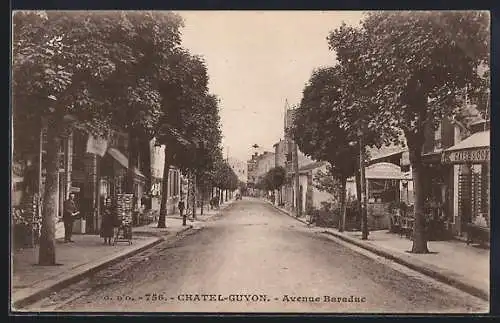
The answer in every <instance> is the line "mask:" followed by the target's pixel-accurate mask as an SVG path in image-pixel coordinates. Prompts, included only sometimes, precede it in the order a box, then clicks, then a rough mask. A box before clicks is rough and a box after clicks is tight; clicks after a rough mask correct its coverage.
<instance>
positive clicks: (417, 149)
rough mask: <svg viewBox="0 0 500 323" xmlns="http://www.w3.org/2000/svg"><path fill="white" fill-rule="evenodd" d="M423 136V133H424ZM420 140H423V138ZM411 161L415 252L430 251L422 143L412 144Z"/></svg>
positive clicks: (410, 149) (410, 148)
mask: <svg viewBox="0 0 500 323" xmlns="http://www.w3.org/2000/svg"><path fill="white" fill-rule="evenodd" d="M422 136H423V133H422ZM420 142H423V140H421V141H420ZM408 148H409V152H410V162H411V167H412V176H413V189H414V193H415V204H414V205H415V215H414V216H415V225H414V227H413V246H412V248H411V252H413V253H428V252H429V249H428V248H427V237H426V235H425V214H424V176H425V174H424V172H423V164H422V145H417V144H410V141H409V142H408Z"/></svg>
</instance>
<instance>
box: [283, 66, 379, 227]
mask: <svg viewBox="0 0 500 323" xmlns="http://www.w3.org/2000/svg"><path fill="white" fill-rule="evenodd" d="M355 85H356V84H355V83H354V82H353V79H352V78H350V77H349V76H347V75H346V73H345V69H344V68H343V67H342V66H341V65H336V66H334V67H327V68H322V69H317V70H315V71H314V72H313V74H312V76H311V79H310V80H309V83H308V84H307V85H306V87H305V89H304V91H303V97H302V100H301V103H300V106H299V108H298V109H297V110H296V113H295V118H294V122H293V127H292V129H291V131H292V135H293V137H294V140H295V141H296V142H297V144H298V146H299V148H300V150H301V151H302V152H304V153H305V154H306V155H308V156H310V157H312V158H313V159H315V160H321V161H327V162H329V164H330V173H331V174H333V175H335V177H337V179H336V180H338V182H339V183H340V191H341V192H340V207H341V210H342V212H341V223H340V225H339V230H340V231H343V230H344V226H345V221H344V219H345V212H346V201H345V195H346V183H347V178H349V177H350V176H352V175H354V174H355V172H356V170H357V169H358V165H359V163H358V160H359V158H358V156H359V147H358V146H357V145H353V143H355V142H359V137H360V135H362V136H363V137H364V138H366V139H365V140H366V141H367V142H368V143H369V144H372V145H375V144H377V145H379V146H380V145H381V144H382V142H381V141H380V140H379V139H380V136H379V135H378V132H379V131H380V129H378V128H375V127H369V128H368V127H367V128H364V129H363V132H362V133H361V134H360V132H359V130H360V120H363V119H364V118H368V117H369V116H364V117H362V114H363V112H362V109H361V107H362V104H361V100H362V99H363V96H359V97H356V96H355V95H354V94H353V93H357V92H358V91H356V90H355V89H354V88H355ZM363 149H364V147H363Z"/></svg>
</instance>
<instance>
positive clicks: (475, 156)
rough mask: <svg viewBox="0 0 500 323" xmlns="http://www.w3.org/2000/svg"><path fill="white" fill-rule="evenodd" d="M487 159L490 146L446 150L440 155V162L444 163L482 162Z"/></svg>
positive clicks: (488, 158)
mask: <svg viewBox="0 0 500 323" xmlns="http://www.w3.org/2000/svg"><path fill="white" fill-rule="evenodd" d="M489 160H490V148H478V149H469V150H460V151H451V152H449V151H447V152H445V153H444V154H443V157H442V162H443V163H446V164H463V163H484V162H488V161H489Z"/></svg>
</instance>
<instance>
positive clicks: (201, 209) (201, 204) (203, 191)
mask: <svg viewBox="0 0 500 323" xmlns="http://www.w3.org/2000/svg"><path fill="white" fill-rule="evenodd" d="M204 201H205V186H204V185H202V186H201V199H200V214H201V215H203V204H204Z"/></svg>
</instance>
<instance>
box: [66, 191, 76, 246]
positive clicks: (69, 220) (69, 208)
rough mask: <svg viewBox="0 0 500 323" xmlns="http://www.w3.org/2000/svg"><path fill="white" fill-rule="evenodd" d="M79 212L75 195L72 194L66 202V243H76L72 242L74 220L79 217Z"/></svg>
mask: <svg viewBox="0 0 500 323" xmlns="http://www.w3.org/2000/svg"><path fill="white" fill-rule="evenodd" d="M78 213H80V212H78V210H77V208H76V204H75V194H74V193H71V194H70V195H69V199H67V200H66V201H65V202H64V208H63V222H64V242H74V241H73V240H71V235H72V234H73V220H74V218H75V216H76V215H78Z"/></svg>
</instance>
